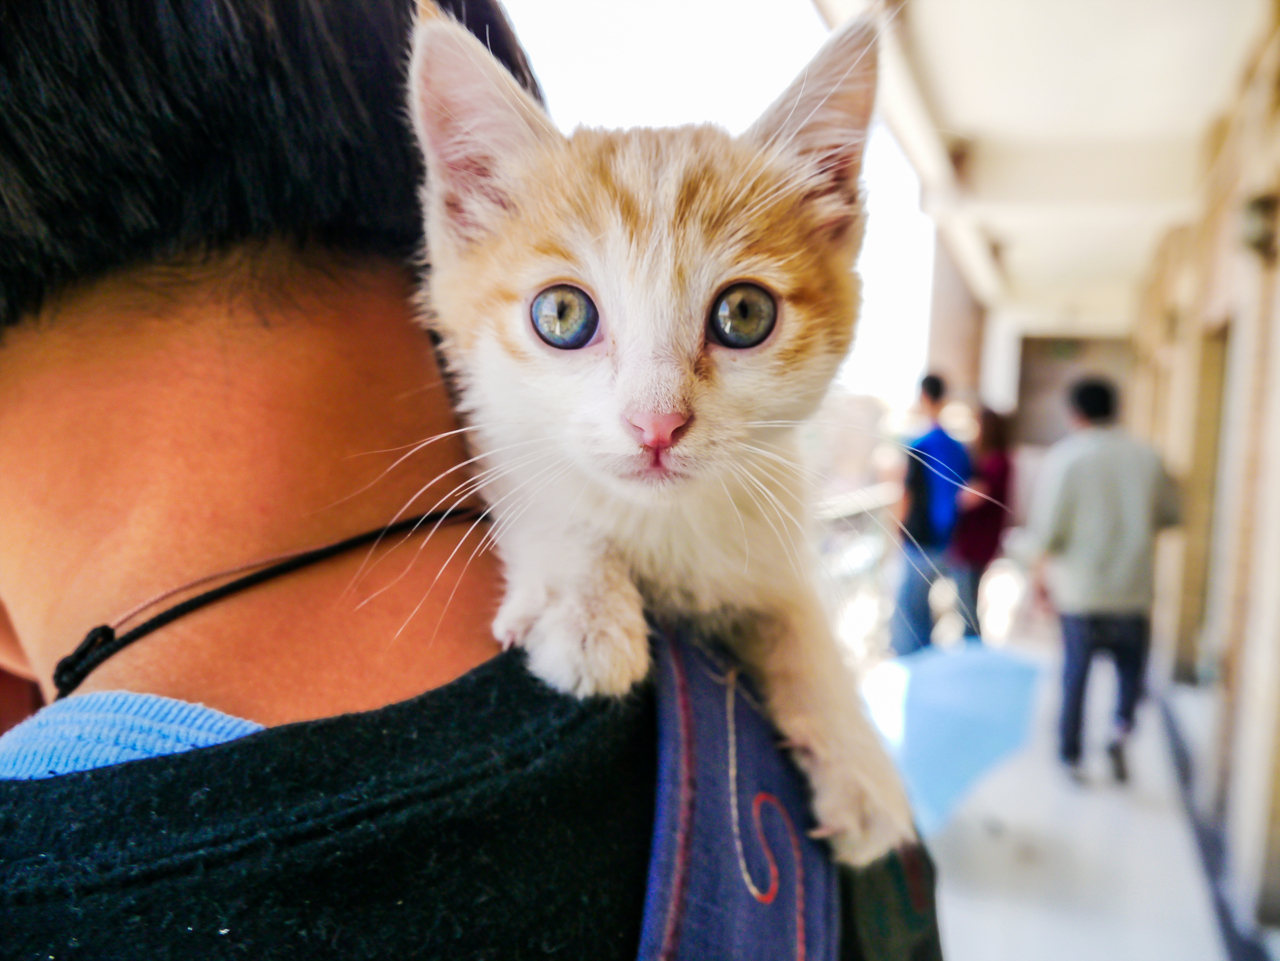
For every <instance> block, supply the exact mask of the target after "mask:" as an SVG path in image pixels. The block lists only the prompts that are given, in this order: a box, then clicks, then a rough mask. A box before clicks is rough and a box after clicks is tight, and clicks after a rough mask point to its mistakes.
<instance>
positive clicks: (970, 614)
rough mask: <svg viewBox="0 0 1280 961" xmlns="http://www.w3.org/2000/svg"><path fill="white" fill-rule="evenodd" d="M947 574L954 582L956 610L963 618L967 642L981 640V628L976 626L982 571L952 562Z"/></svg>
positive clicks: (958, 562)
mask: <svg viewBox="0 0 1280 961" xmlns="http://www.w3.org/2000/svg"><path fill="white" fill-rule="evenodd" d="M947 573H948V574H950V575H951V577H952V578H953V579H954V580H955V582H956V609H957V610H958V611H959V612H960V616H961V617H963V618H964V635H965V637H966V638H967V639H968V640H975V639H977V640H981V639H982V628H981V625H979V624H978V585H979V584H981V583H982V575H983V571H981V570H979V569H978V568H976V567H974V566H973V565H972V564H968V563H965V562H964V561H959V560H952V561H951V564H950V567H949V570H948V571H947Z"/></svg>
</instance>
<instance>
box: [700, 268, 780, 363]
mask: <svg viewBox="0 0 1280 961" xmlns="http://www.w3.org/2000/svg"><path fill="white" fill-rule="evenodd" d="M777 320H778V305H777V303H775V302H774V299H773V295H772V294H770V293H769V292H768V291H767V290H765V289H764V288H763V287H757V286H756V285H755V284H734V285H733V286H732V287H730V288H729V289H728V290H726V291H725V292H724V293H722V294H721V295H720V296H719V297H717V298H716V302H715V303H714V304H713V305H712V307H711V317H710V319H709V322H708V324H707V326H708V328H709V330H710V332H711V337H712V339H713V340H714V341H715V342H716V343H718V344H723V345H724V346H725V347H734V348H736V349H738V350H743V349H745V348H747V347H755V346H756V345H757V344H760V343H763V342H764V339H765V338H766V337H768V336H769V334H770V332H771V331H772V330H773V325H774V324H775V323H777Z"/></svg>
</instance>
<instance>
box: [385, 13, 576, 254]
mask: <svg viewBox="0 0 1280 961" xmlns="http://www.w3.org/2000/svg"><path fill="white" fill-rule="evenodd" d="M409 70H410V73H409V111H410V113H411V115H412V118H413V127H414V131H415V132H416V133H417V135H418V143H419V145H420V146H421V147H422V152H423V154H424V156H425V159H426V162H427V185H426V189H425V191H424V194H423V200H424V206H425V208H426V215H427V233H428V243H429V245H430V247H431V248H433V249H438V248H439V247H440V246H441V245H442V244H444V243H448V242H455V243H463V244H465V243H467V242H470V241H474V240H477V239H479V238H481V237H482V236H484V235H485V234H486V233H488V232H490V231H492V230H493V229H495V228H496V227H497V226H498V225H499V224H500V223H501V220H502V218H503V217H504V216H505V214H506V212H507V211H508V210H509V209H510V206H511V192H510V187H511V183H512V180H511V171H512V169H513V167H515V166H517V165H518V162H519V160H520V158H521V157H524V156H527V155H529V154H530V153H532V152H535V151H537V150H539V149H541V148H543V147H546V146H548V145H550V144H553V143H556V142H563V139H564V138H563V136H562V135H561V134H560V132H559V131H558V130H556V128H555V126H554V125H553V124H552V123H551V119H550V118H549V117H548V116H547V115H546V113H544V112H543V110H542V107H541V106H540V105H539V104H538V102H537V101H536V100H534V99H533V97H531V96H530V95H529V94H528V93H526V92H525V90H524V89H523V88H522V87H521V86H520V85H519V84H518V83H517V82H516V80H515V78H514V77H512V76H511V74H510V73H508V72H507V71H506V69H505V68H504V67H503V66H502V64H500V63H498V61H497V60H495V59H494V57H493V56H492V55H491V54H490V53H489V51H488V50H486V49H485V48H484V46H483V45H482V44H481V43H480V42H479V41H478V40H477V39H476V38H475V37H474V36H472V35H471V33H470V32H469V31H468V30H467V29H466V28H465V27H463V26H461V25H459V24H458V23H456V22H454V21H453V20H451V19H449V18H448V17H447V16H444V15H443V14H441V13H440V12H439V10H438V9H436V8H435V7H434V5H433V4H425V3H424V4H422V10H421V12H420V16H419V20H418V24H417V27H416V29H415V31H414V38H413V59H412V62H411V65H410V68H409Z"/></svg>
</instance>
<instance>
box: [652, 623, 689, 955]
mask: <svg viewBox="0 0 1280 961" xmlns="http://www.w3.org/2000/svg"><path fill="white" fill-rule="evenodd" d="M666 642H667V649H668V650H669V651H670V652H671V667H672V673H673V674H675V680H676V703H677V705H678V707H679V715H678V716H679V720H680V725H679V727H680V813H679V816H678V817H677V819H676V857H675V865H674V870H673V875H672V878H671V899H670V901H669V902H668V904H667V925H666V929H665V930H664V931H663V932H662V951H661V952H659V955H658V957H660V958H662V959H663V961H671V959H673V958H675V956H676V946H677V944H678V943H679V936H680V921H681V920H682V918H683V917H684V890H685V886H686V884H687V882H688V877H689V825H690V823H691V822H692V821H693V789H694V783H693V706H692V704H691V703H690V701H689V682H688V679H687V678H686V677H685V673H684V661H683V659H682V657H681V654H680V648H679V647H678V646H677V645H676V643H675V642H674V640H672V639H671V638H667V639H666Z"/></svg>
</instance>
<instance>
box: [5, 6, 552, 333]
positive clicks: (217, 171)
mask: <svg viewBox="0 0 1280 961" xmlns="http://www.w3.org/2000/svg"><path fill="white" fill-rule="evenodd" d="M440 5H441V6H442V7H444V8H445V9H446V10H448V11H449V12H451V13H452V14H453V15H454V16H455V17H457V19H459V20H460V21H462V22H463V23H464V24H466V26H467V27H468V28H469V29H471V31H472V32H473V33H475V34H476V35H477V36H478V37H479V38H480V39H481V41H483V42H485V43H487V44H488V45H489V47H490V49H491V50H493V52H494V54H495V55H496V56H497V57H498V59H499V60H501V61H502V62H503V63H504V64H505V65H506V66H507V68H508V69H509V70H510V71H511V73H512V74H513V75H514V76H515V77H516V78H517V79H518V80H519V81H520V82H521V83H522V84H523V85H524V86H525V87H526V88H527V89H529V90H530V92H531V93H533V94H534V96H535V97H538V98H539V99H541V94H540V92H539V90H538V86H537V81H536V80H535V79H534V77H533V74H532V72H531V71H530V69H529V66H528V64H527V62H526V60H525V57H524V53H523V51H521V49H520V46H519V44H518V42H517V41H516V38H515V34H514V33H513V31H512V30H511V27H510V25H509V24H508V23H507V21H506V19H505V16H504V15H503V13H502V10H501V7H500V6H499V5H498V3H497V0H442V2H441V4H440ZM413 6H414V0H342V2H329V0H34V2H23V3H0V329H2V328H3V327H6V326H9V325H12V324H14V323H17V322H18V320H19V319H20V318H21V317H23V316H24V315H26V314H29V313H31V312H34V311H36V310H38V309H39V307H40V305H41V304H42V302H43V301H44V300H45V299H46V298H47V297H48V296H49V295H50V294H51V293H52V292H54V291H55V290H57V289H58V288H59V287H61V286H63V285H66V284H69V283H72V282H75V281H80V280H85V279H91V278H93V277H96V276H100V275H102V274H104V273H107V272H109V271H112V270H115V269H118V268H122V267H127V266H130V265H133V264H139V263H145V262H151V261H161V260H165V259H169V258H174V257H178V256H187V255H190V254H193V253H194V254H200V253H206V252H209V253H212V252H218V251H221V250H226V249H228V248H230V247H232V246H233V245H236V244H238V243H242V242H245V241H251V240H259V239H267V238H270V237H283V238H286V239H288V240H291V241H294V242H296V243H299V244H308V243H317V244H319V245H321V246H322V247H324V248H327V249H330V250H333V251H335V252H339V253H350V254H356V255H360V254H382V255H388V256H393V257H405V258H408V257H411V256H412V255H413V254H415V253H416V252H417V249H418V247H419V245H420V244H421V242H422V241H421V238H422V223H421V217H420V215H419V213H418V203H417V185H418V181H419V179H420V178H421V176H422V168H421V161H420V159H419V156H418V152H417V149H416V147H415V146H414V144H413V140H412V134H411V132H410V129H409V126H408V122H407V120H406V109H405V70H406V67H407V61H408V50H409V40H410V30H411V25H412V18H413Z"/></svg>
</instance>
